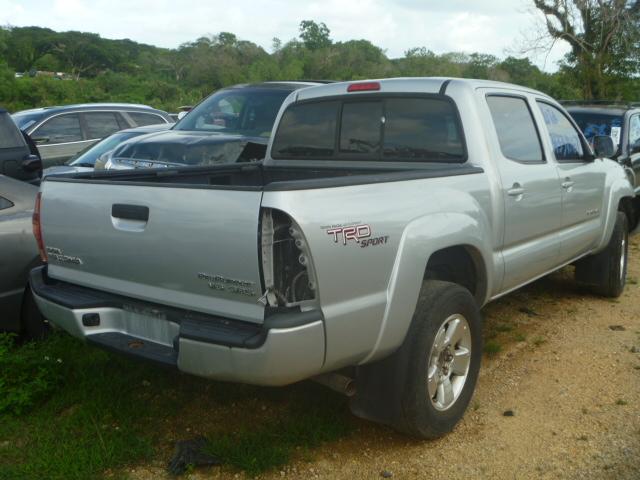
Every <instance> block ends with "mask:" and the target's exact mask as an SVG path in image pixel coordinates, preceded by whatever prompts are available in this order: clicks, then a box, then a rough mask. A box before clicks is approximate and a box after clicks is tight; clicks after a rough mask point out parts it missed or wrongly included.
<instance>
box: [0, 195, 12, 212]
mask: <svg viewBox="0 0 640 480" xmlns="http://www.w3.org/2000/svg"><path fill="white" fill-rule="evenodd" d="M11 207H13V203H12V202H11V201H9V200H7V199H6V198H4V197H0V210H4V209H6V208H11Z"/></svg>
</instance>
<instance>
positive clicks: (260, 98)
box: [173, 88, 291, 138]
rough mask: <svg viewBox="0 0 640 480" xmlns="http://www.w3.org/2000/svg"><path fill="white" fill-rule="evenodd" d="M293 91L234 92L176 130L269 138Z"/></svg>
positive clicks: (214, 99)
mask: <svg viewBox="0 0 640 480" xmlns="http://www.w3.org/2000/svg"><path fill="white" fill-rule="evenodd" d="M289 93H291V92H290V91H289V90H274V89H266V88H232V89H227V90H221V91H219V92H217V93H215V94H213V95H211V96H210V97H209V98H207V99H206V100H204V101H203V102H202V103H201V104H200V105H198V106H197V107H195V108H194V109H193V110H192V111H190V112H189V115H187V116H185V117H184V118H183V119H182V120H180V121H178V123H176V125H175V126H174V127H173V130H188V131H198V132H212V133H213V132H217V133H226V134H234V135H244V136H250V137H265V138H266V137H269V136H270V135H271V129H272V128H273V122H274V121H275V119H276V115H277V114H278V110H280V106H281V105H282V102H283V101H284V99H285V98H287V96H288V95H289Z"/></svg>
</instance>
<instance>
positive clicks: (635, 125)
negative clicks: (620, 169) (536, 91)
mask: <svg viewBox="0 0 640 480" xmlns="http://www.w3.org/2000/svg"><path fill="white" fill-rule="evenodd" d="M563 103H564V104H565V106H566V107H567V111H568V112H569V113H570V114H571V116H572V117H573V119H574V120H575V121H576V123H577V124H578V125H579V126H580V128H581V129H582V132H583V133H584V135H585V137H586V138H587V140H589V141H590V142H592V143H593V138H594V137H595V136H597V135H607V136H610V137H611V139H612V140H613V143H614V149H615V152H614V154H613V155H612V157H611V158H612V159H614V160H616V161H618V162H619V163H621V164H622V165H624V166H625V169H626V171H627V175H628V176H629V180H630V181H631V183H632V184H633V186H634V190H635V194H636V198H635V199H634V201H633V204H632V214H633V217H634V218H635V219H636V221H637V220H638V219H640V103H631V104H626V103H616V102H607V101H603V102H594V101H591V102H589V101H584V102H583V101H572V102H571V101H568V102H563Z"/></svg>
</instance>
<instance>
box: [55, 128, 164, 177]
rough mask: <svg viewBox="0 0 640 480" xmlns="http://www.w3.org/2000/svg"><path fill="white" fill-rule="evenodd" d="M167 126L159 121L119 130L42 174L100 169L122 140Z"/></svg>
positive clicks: (160, 129)
mask: <svg viewBox="0 0 640 480" xmlns="http://www.w3.org/2000/svg"><path fill="white" fill-rule="evenodd" d="M169 127H170V125H169V124H167V123H160V124H157V125H147V126H145V127H136V128H128V129H127V130H121V131H119V132H116V133H114V134H113V135H109V136H108V137H106V138H103V139H102V140H100V141H99V142H98V143H94V144H93V145H91V146H89V147H87V148H85V149H84V150H82V151H81V152H78V153H77V154H76V155H75V156H73V157H71V159H70V160H69V161H68V162H67V163H66V165H56V166H53V167H49V168H47V169H45V171H44V174H43V175H44V176H47V175H61V174H66V173H81V172H90V171H92V170H93V169H94V168H95V169H102V168H104V164H105V163H106V160H107V157H108V156H109V154H110V153H111V152H112V151H113V150H114V149H115V148H117V147H118V146H119V145H121V144H122V143H123V142H126V141H127V140H129V139H131V138H134V137H139V136H141V135H147V134H149V133H154V132H160V131H164V130H168V129H169Z"/></svg>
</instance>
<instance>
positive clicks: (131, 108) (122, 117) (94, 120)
mask: <svg viewBox="0 0 640 480" xmlns="http://www.w3.org/2000/svg"><path fill="white" fill-rule="evenodd" d="M12 117H13V120H14V121H15V122H16V124H17V125H18V127H19V128H20V129H21V130H23V131H25V132H26V133H28V134H29V135H30V136H31V138H32V139H33V140H34V142H35V143H36V144H37V145H38V150H39V151H40V155H41V156H42V161H43V163H44V166H45V167H50V166H53V165H62V164H63V163H64V162H65V161H67V160H68V159H69V158H71V157H72V156H73V155H75V154H76V153H78V152H79V151H81V150H84V149H85V148H86V147H88V146H90V145H92V144H94V143H96V142H97V141H99V140H100V139H102V138H104V137H107V136H109V135H111V134H112V133H115V132H117V131H119V130H124V129H126V128H132V127H140V126H144V125H154V124H158V123H171V124H172V123H173V119H172V118H171V116H170V115H169V114H168V113H167V112H163V111H162V110H156V109H154V108H151V107H148V106H146V105H135V104H127V103H91V104H79V105H66V106H61V107H45V108H36V109H33V110H23V111H21V112H16V113H14V114H13V115H12Z"/></svg>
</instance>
